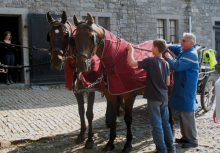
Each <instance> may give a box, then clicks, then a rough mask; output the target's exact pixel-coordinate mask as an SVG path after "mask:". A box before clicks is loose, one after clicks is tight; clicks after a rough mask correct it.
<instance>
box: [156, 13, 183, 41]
mask: <svg viewBox="0 0 220 153" xmlns="http://www.w3.org/2000/svg"><path fill="white" fill-rule="evenodd" d="M155 18H156V19H157V20H156V22H157V38H160V39H161V38H162V39H165V40H166V41H167V42H173V43H178V41H179V39H178V21H179V20H180V15H166V14H156V15H155Z"/></svg>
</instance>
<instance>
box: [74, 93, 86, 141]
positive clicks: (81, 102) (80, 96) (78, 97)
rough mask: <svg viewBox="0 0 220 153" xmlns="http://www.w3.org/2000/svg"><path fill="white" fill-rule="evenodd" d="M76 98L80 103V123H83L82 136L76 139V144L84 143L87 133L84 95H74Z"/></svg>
mask: <svg viewBox="0 0 220 153" xmlns="http://www.w3.org/2000/svg"><path fill="white" fill-rule="evenodd" d="M74 94H75V96H76V100H77V103H78V112H79V116H80V122H81V129H80V134H79V135H78V137H77V139H76V143H77V144H78V143H82V142H83V141H84V140H85V137H84V133H85V131H86V123H85V117H84V113H85V110H84V97H83V95H82V94H78V93H74Z"/></svg>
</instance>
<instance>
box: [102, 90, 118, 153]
mask: <svg viewBox="0 0 220 153" xmlns="http://www.w3.org/2000/svg"><path fill="white" fill-rule="evenodd" d="M105 96H106V99H107V105H108V107H109V108H108V109H109V114H110V115H109V116H110V118H109V121H110V122H109V123H110V139H109V141H108V143H107V144H106V146H105V147H104V148H103V151H112V150H113V149H114V148H115V145H114V144H113V143H114V140H115V137H116V116H117V96H114V95H111V94H110V93H109V92H108V91H106V94H105Z"/></svg>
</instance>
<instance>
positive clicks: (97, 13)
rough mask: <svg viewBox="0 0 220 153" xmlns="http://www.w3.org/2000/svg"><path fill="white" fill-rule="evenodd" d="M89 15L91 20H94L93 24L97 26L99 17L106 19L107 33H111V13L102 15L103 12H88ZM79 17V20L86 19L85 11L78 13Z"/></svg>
mask: <svg viewBox="0 0 220 153" xmlns="http://www.w3.org/2000/svg"><path fill="white" fill-rule="evenodd" d="M90 14H91V15H92V16H93V18H94V19H95V23H96V24H98V23H99V17H102V18H107V29H106V30H108V31H111V24H110V23H111V22H110V20H111V19H112V16H113V15H112V13H104V12H90ZM80 16H81V19H82V18H83V17H85V16H86V17H87V12H85V11H81V12H80Z"/></svg>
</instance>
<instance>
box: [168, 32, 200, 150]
mask: <svg viewBox="0 0 220 153" xmlns="http://www.w3.org/2000/svg"><path fill="white" fill-rule="evenodd" d="M195 43H196V37H195V35H194V34H192V33H184V34H183V38H182V40H181V46H169V47H168V48H169V50H170V51H172V52H173V53H174V54H175V55H176V56H177V60H176V61H175V60H174V59H172V58H170V55H169V54H167V53H166V54H165V58H166V59H167V62H168V63H169V65H170V68H171V69H172V70H174V86H173V89H172V92H171V95H170V99H169V107H170V108H172V109H174V110H177V111H178V114H179V120H180V130H181V134H182V137H181V138H180V139H175V142H177V143H183V144H182V147H183V148H190V147H197V146H198V139H197V129H196V121H195V110H196V109H197V106H196V92H197V82H198V74H199V64H198V55H197V51H196V50H195V48H194V44H195Z"/></svg>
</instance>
